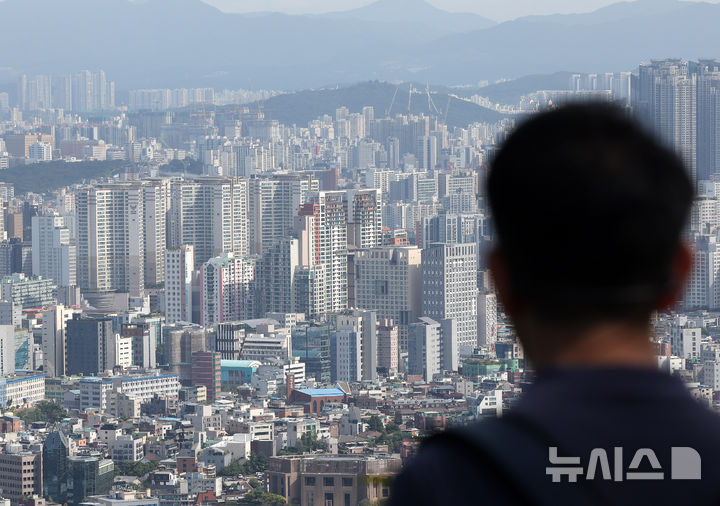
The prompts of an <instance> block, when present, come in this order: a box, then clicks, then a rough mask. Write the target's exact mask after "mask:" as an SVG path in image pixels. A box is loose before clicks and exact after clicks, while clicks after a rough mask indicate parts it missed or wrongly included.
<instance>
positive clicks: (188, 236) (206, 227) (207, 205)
mask: <svg viewBox="0 0 720 506" xmlns="http://www.w3.org/2000/svg"><path fill="white" fill-rule="evenodd" d="M171 194H172V198H171V202H172V206H171V210H170V227H169V231H170V244H169V245H168V246H169V247H172V248H178V247H180V246H181V245H190V246H194V247H195V268H196V269H199V268H200V266H201V265H202V264H203V263H205V262H207V261H208V260H209V259H211V258H214V257H217V256H219V255H222V254H223V253H229V252H232V253H234V254H236V255H238V256H245V255H247V254H248V253H249V235H248V228H249V227H248V225H249V221H248V181H247V180H244V179H239V178H225V177H200V178H196V179H193V180H187V181H178V182H174V183H173V184H172V185H171Z"/></svg>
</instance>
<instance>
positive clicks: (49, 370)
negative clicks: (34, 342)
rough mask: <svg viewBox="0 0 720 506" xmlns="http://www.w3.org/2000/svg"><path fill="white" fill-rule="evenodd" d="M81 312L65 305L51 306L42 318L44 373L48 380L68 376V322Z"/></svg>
mask: <svg viewBox="0 0 720 506" xmlns="http://www.w3.org/2000/svg"><path fill="white" fill-rule="evenodd" d="M78 312H79V310H77V309H72V308H68V307H65V306H63V305H57V306H51V307H50V308H48V309H47V310H45V311H43V316H42V356H43V372H44V373H45V376H47V377H48V378H54V377H57V376H65V375H66V363H67V322H68V321H69V320H72V319H73V317H74V315H75V314H77V313H78Z"/></svg>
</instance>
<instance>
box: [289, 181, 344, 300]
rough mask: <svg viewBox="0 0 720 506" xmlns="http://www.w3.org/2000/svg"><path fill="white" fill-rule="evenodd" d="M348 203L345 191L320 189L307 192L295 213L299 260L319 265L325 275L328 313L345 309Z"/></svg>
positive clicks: (310, 264)
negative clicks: (304, 202) (306, 198)
mask: <svg viewBox="0 0 720 506" xmlns="http://www.w3.org/2000/svg"><path fill="white" fill-rule="evenodd" d="M347 214H348V211H347V205H346V202H345V192H341V191H321V192H315V193H310V194H308V203H307V204H303V205H302V206H301V208H300V213H299V216H298V221H297V224H298V227H297V232H298V238H299V240H300V263H301V264H302V265H304V266H308V267H314V266H318V265H320V266H322V267H323V268H324V276H325V287H324V291H325V297H324V306H325V307H324V308H317V309H318V311H319V312H321V313H331V312H337V311H341V310H343V309H345V308H347V299H348V273H347V231H348V225H347Z"/></svg>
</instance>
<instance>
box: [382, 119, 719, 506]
mask: <svg viewBox="0 0 720 506" xmlns="http://www.w3.org/2000/svg"><path fill="white" fill-rule="evenodd" d="M487 192H488V198H489V204H490V208H491V211H492V215H493V218H494V223H495V231H496V237H495V241H496V242H495V244H494V248H493V250H492V252H491V253H490V254H489V256H488V264H489V267H490V270H491V272H492V275H493V278H494V281H495V286H496V289H497V293H498V297H499V299H500V301H501V302H502V305H503V307H504V308H505V310H506V312H507V314H508V315H509V316H510V317H511V318H512V321H513V323H514V325H515V329H516V330H517V334H518V337H519V339H520V341H521V343H522V345H523V347H524V350H525V356H526V359H527V360H528V361H529V362H530V363H532V365H533V366H534V367H535V369H536V371H537V379H536V381H535V382H534V384H533V385H532V386H530V387H529V388H528V389H527V392H526V393H525V394H524V395H523V396H522V397H521V399H520V400H519V401H518V402H517V404H516V405H515V406H514V407H513V408H512V409H511V410H510V412H509V413H508V414H506V415H505V416H504V417H502V418H501V419H500V420H497V421H496V420H491V421H484V422H480V423H478V424H477V425H475V426H472V427H470V428H466V429H463V430H456V431H449V432H446V433H444V434H442V435H439V436H436V437H435V438H431V439H430V440H429V441H427V442H426V443H425V444H424V445H423V447H422V448H421V450H420V452H419V454H418V455H417V456H416V457H414V459H413V460H411V462H410V463H409V465H408V466H407V467H406V469H405V470H404V471H403V472H402V473H401V475H400V476H399V477H398V478H397V480H396V482H395V485H394V489H393V493H392V500H391V502H392V504H394V505H405V504H407V505H411V504H412V505H430V504H433V505H435V504H438V505H439V504H448V505H449V504H453V505H454V504H489V505H501V504H557V505H564V504H572V505H577V504H603V505H606V504H607V505H616V504H617V505H632V506H637V505H664V504H667V505H671V504H672V505H678V504H693V505H697V504H714V503H717V502H720V417H718V416H716V415H715V414H713V413H712V412H711V411H709V410H707V409H706V408H705V407H703V406H702V405H701V404H700V403H699V402H697V401H696V400H695V399H693V398H692V397H691V395H690V394H689V392H688V390H687V388H686V387H685V385H684V384H683V383H682V382H681V381H680V380H678V379H676V378H674V377H672V376H670V375H669V374H665V373H662V372H660V371H659V370H658V368H657V359H656V357H655V350H654V346H653V343H652V342H651V336H652V328H651V325H650V316H651V314H652V313H653V312H654V311H662V310H667V309H670V308H671V307H672V306H673V304H674V302H675V301H676V299H677V298H678V296H679V295H680V294H681V291H682V289H683V286H684V284H685V280H686V278H687V276H688V273H689V271H690V268H691V258H692V257H691V252H690V251H689V249H688V247H687V246H685V245H684V244H683V242H682V240H681V234H682V230H683V228H684V226H685V223H686V220H687V218H688V214H689V208H690V205H691V201H692V197H693V188H692V183H691V181H690V178H689V177H688V175H687V172H686V171H685V169H684V167H683V166H682V164H681V162H680V161H679V160H678V158H677V157H676V156H675V155H674V154H673V153H672V152H671V151H669V150H668V149H666V148H664V147H662V146H661V145H660V144H658V143H657V142H656V141H655V140H654V139H653V138H652V137H651V136H650V135H648V134H646V133H645V132H644V131H642V130H641V129H640V128H639V127H638V126H636V125H635V124H634V123H633V122H631V121H629V120H628V119H627V118H626V116H625V113H624V112H623V111H621V110H618V109H615V108H612V107H609V106H603V105H573V106H568V107H564V108H560V109H557V110H554V111H551V112H547V113H542V114H539V115H537V116H535V117H533V118H532V119H530V120H528V121H526V122H525V123H523V124H522V125H521V126H520V127H519V128H517V129H516V130H515V131H514V133H512V135H511V136H510V137H509V138H508V140H507V142H506V143H505V144H504V146H503V147H502V149H501V150H500V152H499V153H498V155H497V157H496V158H495V160H494V161H493V163H492V166H491V169H490V172H489V176H488V180H487Z"/></svg>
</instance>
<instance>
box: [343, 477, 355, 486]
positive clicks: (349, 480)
mask: <svg viewBox="0 0 720 506" xmlns="http://www.w3.org/2000/svg"><path fill="white" fill-rule="evenodd" d="M352 485H353V479H352V478H345V477H343V479H342V486H343V487H352Z"/></svg>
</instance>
